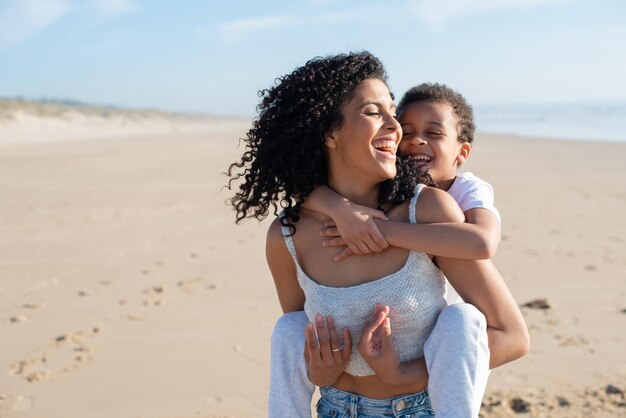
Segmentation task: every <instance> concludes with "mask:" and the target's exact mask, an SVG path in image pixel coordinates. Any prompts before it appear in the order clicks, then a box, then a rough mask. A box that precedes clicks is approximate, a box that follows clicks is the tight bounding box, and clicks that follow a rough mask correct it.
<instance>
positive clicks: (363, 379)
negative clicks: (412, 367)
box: [333, 373, 426, 399]
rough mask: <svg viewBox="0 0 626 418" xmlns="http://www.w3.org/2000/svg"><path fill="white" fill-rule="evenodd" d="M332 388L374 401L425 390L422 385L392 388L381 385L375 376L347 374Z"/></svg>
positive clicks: (380, 381)
mask: <svg viewBox="0 0 626 418" xmlns="http://www.w3.org/2000/svg"><path fill="white" fill-rule="evenodd" d="M333 386H334V387H335V388H337V389H339V390H343V391H344V392H350V393H355V394H357V395H361V396H365V397H368V398H374V399H385V398H392V397H394V396H400V395H408V394H412V393H417V392H421V391H422V390H424V389H426V387H425V386H424V385H422V384H415V385H404V386H392V385H387V384H385V383H383V381H382V380H381V379H380V378H379V377H378V376H376V375H371V376H352V375H351V374H348V373H342V374H341V375H340V376H339V379H337V381H336V382H335V384H333Z"/></svg>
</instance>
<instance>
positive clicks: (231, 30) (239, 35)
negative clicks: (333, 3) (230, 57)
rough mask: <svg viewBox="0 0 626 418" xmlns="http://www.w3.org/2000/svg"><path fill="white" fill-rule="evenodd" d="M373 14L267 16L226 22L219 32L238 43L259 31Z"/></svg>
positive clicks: (362, 11) (364, 12)
mask: <svg viewBox="0 0 626 418" xmlns="http://www.w3.org/2000/svg"><path fill="white" fill-rule="evenodd" d="M371 14H372V13H371V10H367V9H361V10H359V11H356V10H350V11H345V12H335V13H326V14H320V15H315V16H308V17H301V16H290V15H278V16H265V17H257V18H251V19H241V20H235V21H232V22H226V23H224V24H222V25H220V26H219V28H218V30H219V33H220V36H221V37H222V39H224V40H226V41H236V40H240V39H243V38H245V37H246V36H249V35H251V34H252V33H254V32H258V31H263V30H271V29H279V28H286V27H295V26H298V27H303V26H318V25H325V24H337V23H345V22H348V21H354V20H358V19H361V18H366V16H367V15H371Z"/></svg>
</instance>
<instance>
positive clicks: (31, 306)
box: [22, 303, 46, 310]
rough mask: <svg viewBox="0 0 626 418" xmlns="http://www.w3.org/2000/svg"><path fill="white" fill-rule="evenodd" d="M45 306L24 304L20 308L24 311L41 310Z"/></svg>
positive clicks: (43, 304) (41, 304) (42, 304)
mask: <svg viewBox="0 0 626 418" xmlns="http://www.w3.org/2000/svg"><path fill="white" fill-rule="evenodd" d="M45 307H46V304H45V303H25V304H23V305H22V308H24V309H33V310H34V309H41V308H45Z"/></svg>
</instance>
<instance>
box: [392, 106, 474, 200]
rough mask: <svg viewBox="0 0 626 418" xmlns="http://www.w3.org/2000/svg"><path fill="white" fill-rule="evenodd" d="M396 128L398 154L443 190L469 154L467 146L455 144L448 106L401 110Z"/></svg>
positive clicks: (454, 126) (451, 111)
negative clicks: (398, 129)
mask: <svg viewBox="0 0 626 418" xmlns="http://www.w3.org/2000/svg"><path fill="white" fill-rule="evenodd" d="M400 124H401V125H402V141H401V142H400V146H399V150H400V152H401V153H403V154H405V155H408V156H409V157H410V158H411V159H412V160H413V161H415V164H416V165H417V166H418V167H419V168H421V169H424V170H426V169H427V170H428V173H429V174H430V175H431V177H432V178H433V180H435V182H436V183H437V184H438V185H439V187H440V188H443V189H447V187H449V186H450V184H452V181H453V180H454V178H455V176H456V169H457V165H458V164H459V163H462V162H464V161H465V158H467V155H468V154H469V144H467V143H465V142H459V140H458V132H457V129H458V128H457V120H456V115H455V113H454V109H453V108H452V106H451V105H449V104H448V103H445V102H415V103H411V104H409V105H408V106H406V108H405V109H404V110H403V112H402V115H401V116H400ZM465 148H467V149H465ZM466 151H467V152H466Z"/></svg>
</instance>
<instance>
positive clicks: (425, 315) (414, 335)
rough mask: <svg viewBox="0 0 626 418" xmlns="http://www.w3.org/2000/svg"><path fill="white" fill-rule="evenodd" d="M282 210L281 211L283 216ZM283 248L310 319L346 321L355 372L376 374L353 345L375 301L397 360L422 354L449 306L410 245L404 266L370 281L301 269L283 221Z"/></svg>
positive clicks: (440, 280) (426, 261)
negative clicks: (337, 279)
mask: <svg viewBox="0 0 626 418" xmlns="http://www.w3.org/2000/svg"><path fill="white" fill-rule="evenodd" d="M422 187H423V185H421V184H420V185H418V186H417V188H416V189H415V196H414V197H413V199H411V204H410V209H409V218H410V221H411V223H415V222H416V221H415V219H416V218H415V203H416V202H417V198H418V196H419V193H420V191H421V190H422ZM282 215H283V214H282V213H281V216H282ZM283 235H284V236H285V242H286V244H287V248H288V249H289V252H290V253H291V255H292V257H293V259H294V262H295V264H296V269H297V276H298V282H299V284H300V287H302V290H303V291H304V295H305V298H306V300H305V303H304V311H305V312H306V315H307V317H308V318H309V321H311V322H314V318H315V315H317V314H318V313H319V314H322V315H324V316H325V315H332V317H333V319H334V320H335V324H336V326H337V329H338V330H342V329H343V328H345V327H347V328H348V329H349V330H350V335H351V337H352V341H353V349H352V354H351V356H350V360H349V362H348V365H347V366H346V369H345V371H346V372H347V373H349V374H351V375H353V376H369V375H373V374H375V373H374V371H373V370H372V369H371V368H370V367H369V365H368V364H367V363H366V362H365V360H364V359H363V357H362V356H361V354H359V352H358V351H357V350H356V344H357V343H358V342H359V340H360V339H361V333H362V330H363V325H364V324H365V321H366V320H367V318H368V317H369V315H370V313H371V312H372V310H373V309H374V305H375V304H376V303H381V304H383V305H388V306H389V308H390V312H389V318H390V320H391V329H392V333H393V342H394V345H395V348H396V352H397V353H398V356H399V358H400V361H402V362H405V361H409V360H413V359H416V358H418V357H422V356H423V354H424V343H425V342H426V339H427V338H428V336H429V335H430V333H431V331H432V329H433V327H434V326H435V322H436V321H437V317H438V316H439V313H440V312H441V310H442V309H443V308H445V307H446V306H447V304H446V301H445V299H444V294H445V284H444V283H445V278H444V276H443V273H441V270H439V269H438V268H437V267H436V266H435V265H434V264H433V263H432V261H431V260H430V258H429V257H428V255H426V254H425V253H421V252H416V251H410V252H409V256H408V258H407V260H406V263H405V264H404V266H403V267H402V268H401V269H400V270H398V271H396V272H395V273H392V274H389V275H387V276H385V277H382V278H380V279H376V280H374V281H371V282H367V283H362V284H358V285H355V286H350V287H329V286H324V285H321V284H319V283H317V282H316V281H314V280H313V279H311V278H310V277H309V276H307V274H306V273H305V272H304V271H303V270H302V268H301V267H300V264H299V263H298V258H297V257H296V249H295V246H294V242H293V239H292V237H291V236H289V229H288V228H287V227H285V226H283Z"/></svg>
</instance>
